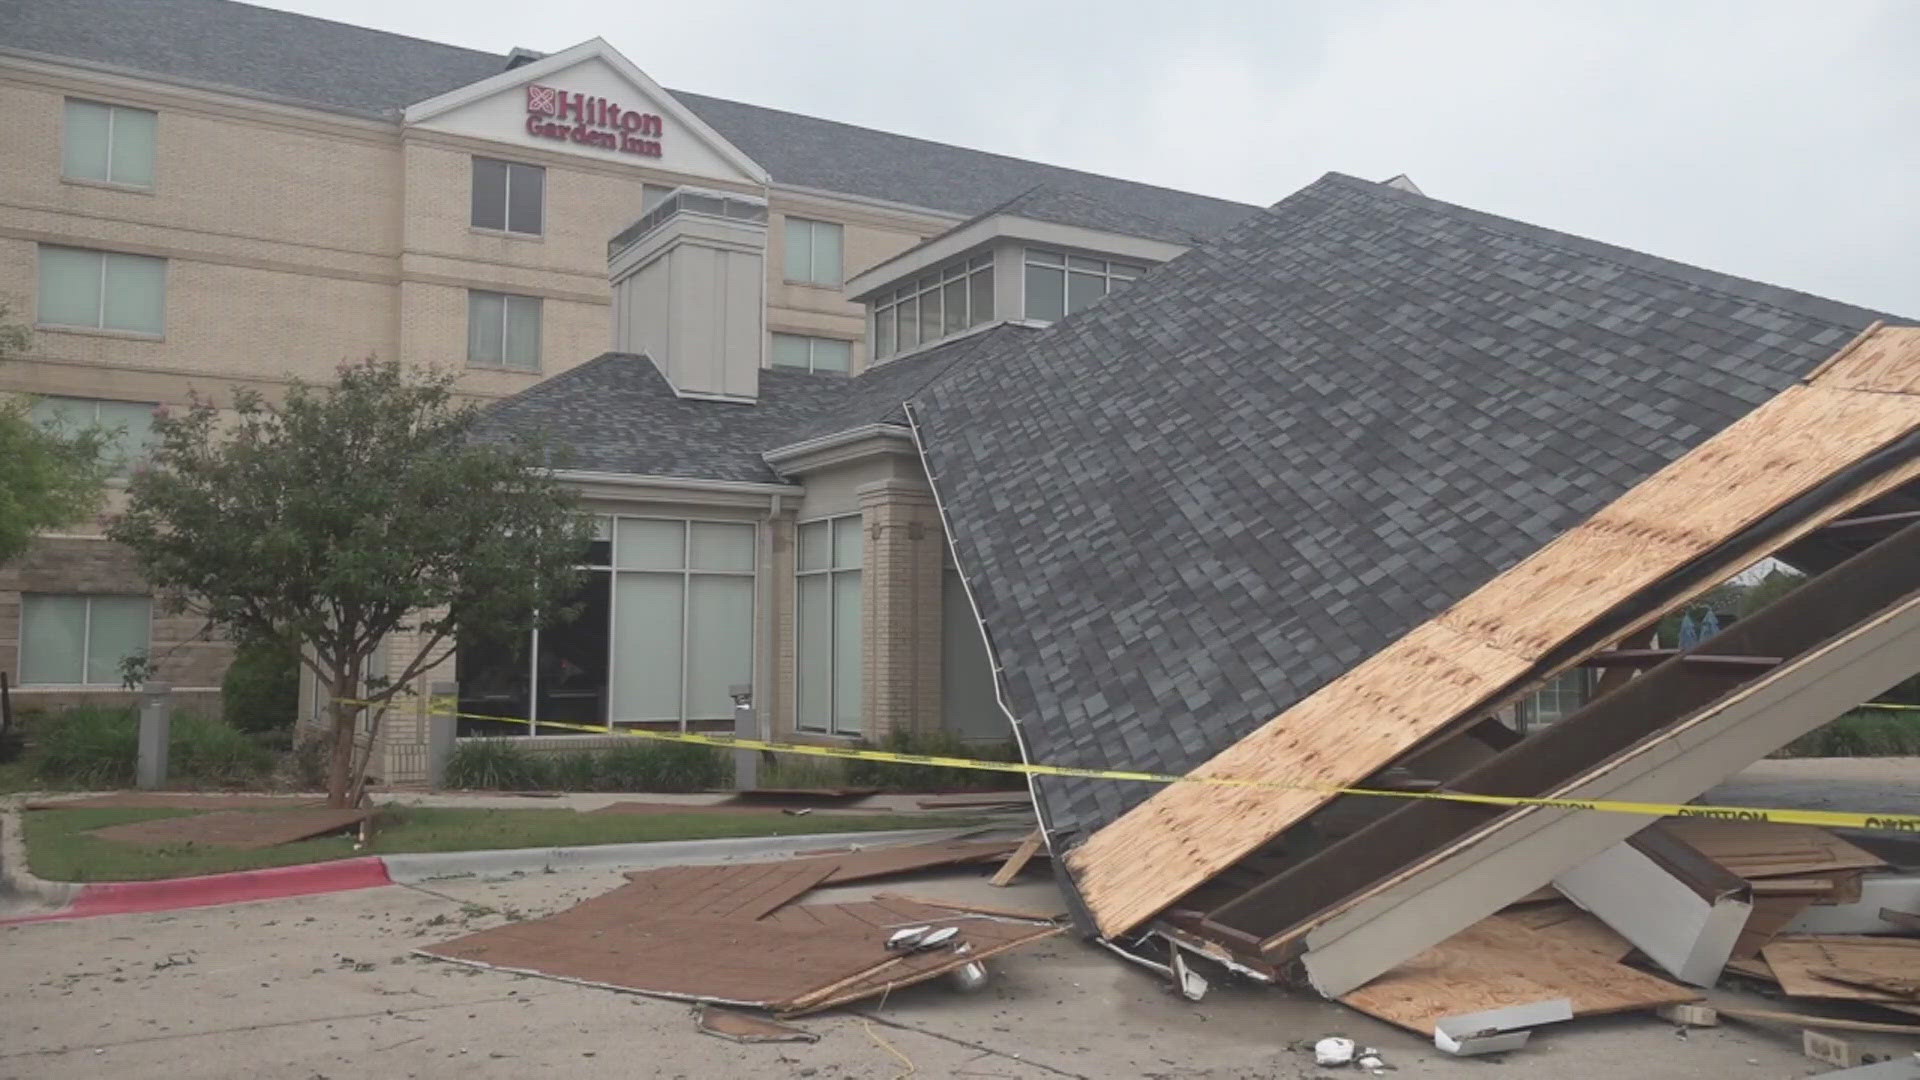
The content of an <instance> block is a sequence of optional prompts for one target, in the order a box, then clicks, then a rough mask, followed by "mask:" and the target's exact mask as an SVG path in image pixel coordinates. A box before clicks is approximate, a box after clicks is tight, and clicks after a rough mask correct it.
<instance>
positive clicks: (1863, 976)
mask: <svg viewBox="0 0 1920 1080" xmlns="http://www.w3.org/2000/svg"><path fill="white" fill-rule="evenodd" d="M1811 970H1812V973H1813V974H1814V975H1817V976H1819V977H1820V978H1822V979H1826V980H1827V981H1829V982H1837V983H1846V984H1847V985H1848V986H1859V987H1864V988H1866V989H1868V990H1878V991H1880V992H1882V993H1886V994H1892V995H1894V996H1895V997H1901V998H1912V999H1914V1000H1915V1001H1920V979H1916V978H1912V977H1909V976H1906V975H1893V974H1889V973H1887V972H1882V971H1861V970H1860V969H1858V968H1849V967H1827V968H1813V969H1811Z"/></svg>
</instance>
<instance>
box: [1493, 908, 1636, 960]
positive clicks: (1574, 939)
mask: <svg viewBox="0 0 1920 1080" xmlns="http://www.w3.org/2000/svg"><path fill="white" fill-rule="evenodd" d="M1555 895H1558V893H1556V894H1555ZM1502 917H1503V918H1506V919H1510V920H1512V921H1514V922H1516V923H1519V924H1520V925H1522V926H1524V927H1526V928H1527V929H1529V930H1532V931H1533V932H1534V933H1536V934H1539V935H1541V936H1543V937H1547V938H1551V939H1553V940H1554V941H1558V942H1560V943H1562V944H1565V945H1573V946H1576V947H1578V948H1582V949H1585V950H1587V951H1588V952H1591V953H1597V954H1599V955H1600V956H1604V957H1606V958H1607V959H1609V960H1624V959H1626V957H1627V954H1628V953H1630V952H1632V951H1633V942H1631V941H1628V940H1627V939H1626V938H1624V937H1621V936H1620V932H1619V931H1617V930H1615V929H1614V928H1613V927H1611V926H1608V925H1607V924H1606V923H1604V922H1602V921H1600V917H1599V916H1597V915H1595V914H1594V913H1593V912H1591V911H1582V910H1580V907H1579V905H1577V904H1574V903H1572V902H1571V901H1567V900H1562V901H1560V902H1559V903H1555V904H1528V905H1527V906H1526V907H1522V908H1517V909H1509V910H1507V911H1505V912H1503V913H1502Z"/></svg>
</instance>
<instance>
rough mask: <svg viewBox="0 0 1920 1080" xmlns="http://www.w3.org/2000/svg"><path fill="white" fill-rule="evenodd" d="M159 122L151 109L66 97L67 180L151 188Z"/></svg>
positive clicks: (63, 171)
mask: <svg viewBox="0 0 1920 1080" xmlns="http://www.w3.org/2000/svg"><path fill="white" fill-rule="evenodd" d="M157 120H158V117H157V116H156V114H155V113H154V112H153V111H152V110H151V109H130V108H128V107H126V106H125V105H102V104H100V103H99V102H97V101H79V100H76V99H74V98H68V99H67V125H66V135H65V147H64V153H63V155H62V157H63V161H62V163H61V174H62V175H63V176H65V177H66V178H67V179H69V180H98V181H100V182H102V183H108V184H125V185H126V186H128V187H139V188H150V187H152V186H153V149H154V129H155V127H156V126H157Z"/></svg>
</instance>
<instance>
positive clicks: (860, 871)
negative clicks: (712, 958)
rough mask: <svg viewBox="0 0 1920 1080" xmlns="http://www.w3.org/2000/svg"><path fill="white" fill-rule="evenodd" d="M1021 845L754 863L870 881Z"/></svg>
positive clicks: (984, 857)
mask: <svg viewBox="0 0 1920 1080" xmlns="http://www.w3.org/2000/svg"><path fill="white" fill-rule="evenodd" d="M1018 846H1019V842H1018V841H1015V840H942V841H937V842H935V843H931V844H895V845H891V846H888V847H875V848H862V849H859V850H853V849H848V850H845V851H829V852H822V853H820V854H816V855H807V856H802V857H799V858H794V859H789V860H787V861H786V862H784V863H780V864H771V863H769V864H755V865H786V866H809V867H824V868H826V871H827V873H826V877H825V878H824V879H823V883H824V884H828V885H844V884H847V883H848V882H854V881H867V880H869V879H872V878H879V877H888V876H890V875H893V874H908V873H912V872H913V871H916V870H932V869H936V868H938V867H943V866H967V865H971V864H973V863H985V862H994V861H997V860H999V859H1003V858H1005V857H1006V856H1007V855H1008V854H1009V853H1011V852H1012V851H1013V849H1014V848H1016V847H1018ZM654 873H657V871H653V870H635V871H631V872H629V873H628V874H627V877H628V879H629V880H633V881H639V880H641V879H642V878H643V877H645V876H647V875H650V874H654Z"/></svg>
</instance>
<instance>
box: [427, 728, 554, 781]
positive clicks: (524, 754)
mask: <svg viewBox="0 0 1920 1080" xmlns="http://www.w3.org/2000/svg"><path fill="white" fill-rule="evenodd" d="M548 772H549V770H548V767H547V763H546V762H544V761H542V760H541V759H540V757H539V755H537V754H535V753H533V752H532V751H530V750H528V749H527V748H526V747H524V746H520V745H518V744H517V743H516V742H515V741H514V740H513V739H511V738H506V739H466V740H463V741H461V742H460V743H458V744H457V745H455V746H454V748H453V753H452V754H451V755H449V756H448V758H447V786H448V787H450V788H466V789H469V790H474V791H538V790H540V789H542V788H544V787H546V786H547V774H548Z"/></svg>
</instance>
